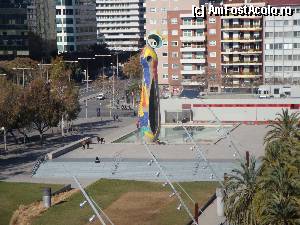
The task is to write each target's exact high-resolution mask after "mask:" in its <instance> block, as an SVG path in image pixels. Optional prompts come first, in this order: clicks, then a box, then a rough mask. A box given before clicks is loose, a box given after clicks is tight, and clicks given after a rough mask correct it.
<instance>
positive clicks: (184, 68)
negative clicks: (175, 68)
mask: <svg viewBox="0 0 300 225" xmlns="http://www.w3.org/2000/svg"><path fill="white" fill-rule="evenodd" d="M183 70H185V71H191V70H193V65H192V64H185V65H183Z"/></svg>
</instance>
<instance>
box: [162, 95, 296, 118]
mask: <svg viewBox="0 0 300 225" xmlns="http://www.w3.org/2000/svg"><path fill="white" fill-rule="evenodd" d="M182 104H192V107H191V110H192V111H193V120H194V121H215V120H216V119H215V117H214V115H213V114H212V112H211V110H212V111H213V113H214V114H215V115H216V116H217V117H218V118H219V120H221V121H223V122H234V121H238V122H240V121H251V122H254V121H268V120H274V119H275V118H276V114H277V113H281V112H282V109H285V108H288V109H289V111H290V112H294V111H299V109H290V106H288V107H274V106H273V107H272V106H269V107H226V106H223V107H210V109H211V110H210V109H209V108H208V107H193V104H223V105H226V104H251V105H255V104H260V105H261V104H287V105H288V104H299V98H294V99H293V98H281V99H255V98H253V99H161V104H160V110H161V119H162V123H165V112H166V111H167V112H182ZM175 119H176V118H175Z"/></svg>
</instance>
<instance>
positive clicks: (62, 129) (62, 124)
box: [61, 115, 65, 136]
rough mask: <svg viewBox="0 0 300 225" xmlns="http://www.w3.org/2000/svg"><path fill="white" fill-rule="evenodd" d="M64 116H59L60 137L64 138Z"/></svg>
mask: <svg viewBox="0 0 300 225" xmlns="http://www.w3.org/2000/svg"><path fill="white" fill-rule="evenodd" d="M64 135H65V134H64V116H63V115H62V116H61V136H64Z"/></svg>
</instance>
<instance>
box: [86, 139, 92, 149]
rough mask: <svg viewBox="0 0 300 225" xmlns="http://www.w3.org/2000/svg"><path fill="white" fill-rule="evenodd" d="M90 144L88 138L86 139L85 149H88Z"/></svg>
mask: <svg viewBox="0 0 300 225" xmlns="http://www.w3.org/2000/svg"><path fill="white" fill-rule="evenodd" d="M90 144H91V142H90V140H87V141H86V146H87V148H86V149H89V148H90Z"/></svg>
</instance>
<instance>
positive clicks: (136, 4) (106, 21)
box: [96, 0, 145, 51]
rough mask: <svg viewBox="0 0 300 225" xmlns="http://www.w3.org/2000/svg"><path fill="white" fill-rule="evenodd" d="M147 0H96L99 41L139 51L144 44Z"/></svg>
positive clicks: (113, 47) (113, 46)
mask: <svg viewBox="0 0 300 225" xmlns="http://www.w3.org/2000/svg"><path fill="white" fill-rule="evenodd" d="M144 1H145V0H96V10H97V12H96V15H97V36H98V43H101V42H105V43H106V44H107V45H108V47H109V48H110V49H114V50H119V51H138V50H139V49H140V48H141V47H143V46H144V35H145V29H144V23H145V18H144V12H145V8H144V5H143V4H144Z"/></svg>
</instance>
